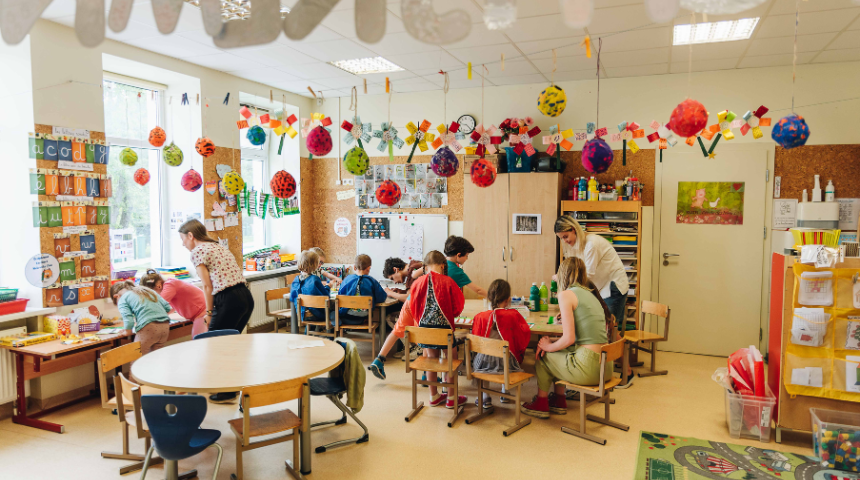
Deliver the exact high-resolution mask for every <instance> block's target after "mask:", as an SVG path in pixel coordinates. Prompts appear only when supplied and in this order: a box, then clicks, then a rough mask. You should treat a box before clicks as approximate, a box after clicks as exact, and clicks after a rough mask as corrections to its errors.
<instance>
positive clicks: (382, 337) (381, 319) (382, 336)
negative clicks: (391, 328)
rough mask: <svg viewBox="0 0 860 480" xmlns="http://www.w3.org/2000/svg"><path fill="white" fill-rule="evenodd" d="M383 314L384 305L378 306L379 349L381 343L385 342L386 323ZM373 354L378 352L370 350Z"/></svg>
mask: <svg viewBox="0 0 860 480" xmlns="http://www.w3.org/2000/svg"><path fill="white" fill-rule="evenodd" d="M386 318H387V317H386V316H385V306H381V307H379V344H378V345H379V349H380V350H382V345H383V344H384V343H385V326H386V325H388V322H387V321H386ZM371 353H373V355H374V356H375V355H378V354H379V352H371Z"/></svg>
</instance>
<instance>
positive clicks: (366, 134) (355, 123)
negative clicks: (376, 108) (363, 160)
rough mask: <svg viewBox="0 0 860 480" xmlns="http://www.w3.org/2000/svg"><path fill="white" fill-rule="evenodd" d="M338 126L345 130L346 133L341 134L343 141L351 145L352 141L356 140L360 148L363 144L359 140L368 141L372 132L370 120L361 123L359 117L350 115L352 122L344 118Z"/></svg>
mask: <svg viewBox="0 0 860 480" xmlns="http://www.w3.org/2000/svg"><path fill="white" fill-rule="evenodd" d="M340 128H342V129H344V130H346V133H344V134H343V142H344V143H346V144H347V145H351V144H352V142H353V141H356V142H358V146H359V147H361V148H364V144H362V143H361V142H362V141H365V142H369V141H370V134H371V132H373V125H371V124H370V122H368V123H361V117H352V123H349V122H348V121H346V120H344V121H343V123H341V124H340Z"/></svg>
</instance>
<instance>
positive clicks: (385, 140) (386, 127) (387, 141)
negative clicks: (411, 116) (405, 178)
mask: <svg viewBox="0 0 860 480" xmlns="http://www.w3.org/2000/svg"><path fill="white" fill-rule="evenodd" d="M380 128H381V130H374V131H373V137H374V138H378V139H379V145H378V146H377V147H376V149H377V150H379V151H380V152H384V151H385V149H386V148H387V149H388V160H389V161H392V162H393V161H394V147H397V148H403V144H404V142H403V139H401V138H400V137H398V136H397V129H396V128H394V126H392V125H391V124H389V123H388V122H382V125H381V126H380Z"/></svg>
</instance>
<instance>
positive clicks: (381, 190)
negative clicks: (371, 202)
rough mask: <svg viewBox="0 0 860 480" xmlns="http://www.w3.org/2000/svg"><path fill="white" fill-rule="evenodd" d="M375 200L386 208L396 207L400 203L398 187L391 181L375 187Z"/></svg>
mask: <svg viewBox="0 0 860 480" xmlns="http://www.w3.org/2000/svg"><path fill="white" fill-rule="evenodd" d="M376 199H377V200H378V201H379V203H381V204H383V205H387V206H389V207H390V206H392V205H396V204H397V202H399V201H400V185H398V184H397V183H396V182H394V181H392V180H386V181H384V182H382V183H380V184H379V186H378V187H376Z"/></svg>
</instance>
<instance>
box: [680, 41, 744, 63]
mask: <svg viewBox="0 0 860 480" xmlns="http://www.w3.org/2000/svg"><path fill="white" fill-rule="evenodd" d="M749 44H750V40H738V41H736V42H720V43H703V44H700V45H693V61H694V62H695V61H697V60H714V59H718V58H735V59H737V58H738V57H740V56H741V55H743V53H744V52H745V51H746V49H747V47H748V46H749ZM689 57H690V46H689V45H682V46H677V47H672V62H677V61H681V60H683V61H685V62H686V61H687V59H688V58H689Z"/></svg>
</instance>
